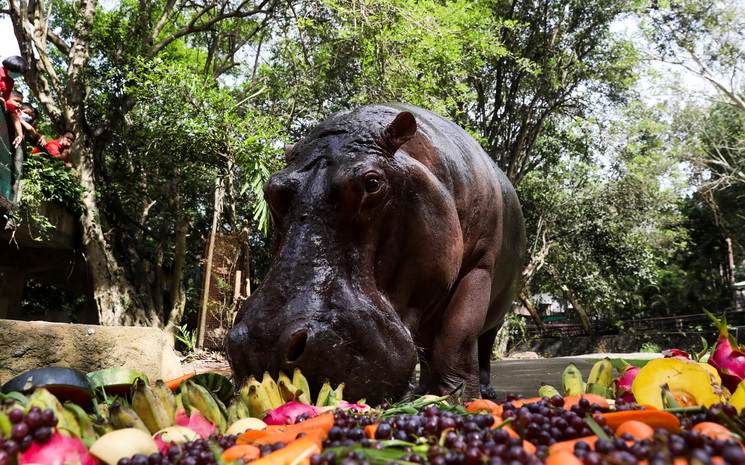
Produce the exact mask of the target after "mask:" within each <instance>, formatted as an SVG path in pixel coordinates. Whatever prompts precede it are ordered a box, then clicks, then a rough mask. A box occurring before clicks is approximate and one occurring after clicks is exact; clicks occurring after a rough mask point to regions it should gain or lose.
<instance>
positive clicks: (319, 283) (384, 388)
mask: <svg viewBox="0 0 745 465" xmlns="http://www.w3.org/2000/svg"><path fill="white" fill-rule="evenodd" d="M374 108H375V109H373V110H366V113H364V114H360V113H359V112H358V111H357V112H351V113H340V114H336V115H334V116H332V117H331V118H330V119H329V120H327V121H326V122H324V123H323V124H321V125H320V126H319V127H317V128H316V129H315V130H314V131H313V132H312V133H311V134H310V135H309V136H308V137H307V138H306V139H305V140H303V141H302V142H300V143H298V144H297V145H295V146H294V147H292V148H290V149H289V150H288V152H287V168H285V169H283V170H281V171H279V172H277V173H275V174H274V175H273V176H272V177H271V178H270V179H269V180H268V182H267V183H266V185H265V186H264V195H265V198H266V200H267V203H268V205H269V208H270V210H271V215H272V220H273V223H274V228H275V237H274V244H273V262H272V265H271V267H270V270H269V272H268V274H267V276H266V278H265V280H264V282H263V283H262V285H261V286H260V287H259V289H258V290H257V291H256V292H254V294H253V295H252V296H251V297H250V299H248V300H247V301H246V302H245V304H244V305H243V307H242V308H241V310H240V312H239V313H238V315H237V317H236V321H235V324H234V327H233V329H232V330H231V331H230V332H229V334H228V338H227V341H226V349H227V356H228V360H229V361H230V365H231V367H232V369H233V372H234V375H235V377H236V379H237V380H238V381H241V380H242V379H244V378H245V377H246V376H248V375H251V374H253V375H255V376H257V377H259V378H260V376H261V374H262V373H263V372H264V371H267V370H268V371H269V372H270V373H271V374H273V375H276V374H277V373H278V372H279V371H280V370H282V371H284V372H285V373H292V372H293V369H294V368H296V367H299V368H300V369H301V370H302V372H303V374H305V376H306V377H307V378H308V380H309V382H310V385H311V388H312V389H313V391H314V392H317V390H318V389H319V388H320V386H321V384H322V383H323V381H324V380H325V379H329V380H330V381H331V383H332V385H334V386H335V385H336V383H340V382H344V383H345V390H344V397H345V399H349V400H352V401H356V400H358V399H359V398H362V397H365V398H366V399H367V400H368V401H369V402H380V401H383V400H385V399H389V398H395V397H398V396H400V395H402V394H403V393H404V391H405V390H406V389H407V388H408V387H409V386H410V381H411V380H412V376H413V373H414V369H415V366H416V363H417V350H416V347H415V343H414V340H413V338H412V334H411V332H410V329H409V328H410V325H409V324H407V322H406V321H405V320H406V319H407V316H406V315H405V314H403V313H402V308H406V307H407V305H408V304H409V303H410V299H411V296H410V295H409V294H410V293H409V292H408V291H407V289H408V288H409V287H410V282H411V281H412V280H413V279H416V278H412V275H404V273H403V272H402V265H401V262H402V261H403V260H404V257H405V255H406V253H407V250H408V249H412V248H416V247H417V246H419V247H420V245H418V244H416V242H417V241H420V240H421V238H417V237H416V234H413V235H412V234H411V230H410V229H409V228H407V226H406V224H405V223H404V221H402V218H406V217H407V215H408V214H409V213H408V212H409V211H410V210H411V209H412V208H415V207H414V206H413V205H414V204H416V202H417V201H418V200H417V198H416V197H417V194H416V193H415V192H413V191H411V189H412V186H411V181H410V179H409V178H411V176H410V174H411V173H410V172H411V171H412V170H411V168H410V167H409V166H408V165H407V164H406V163H407V162H406V161H403V160H402V158H405V157H402V156H401V155H400V152H399V155H398V156H397V155H396V153H397V152H398V151H399V149H400V148H401V146H402V145H403V144H405V143H406V142H407V141H409V140H411V139H412V138H413V137H414V136H415V134H416V133H417V122H416V120H415V118H414V116H413V115H412V114H411V113H408V112H398V111H396V110H394V109H392V108H387V107H374ZM383 108H385V109H383ZM430 255H431V254H430Z"/></svg>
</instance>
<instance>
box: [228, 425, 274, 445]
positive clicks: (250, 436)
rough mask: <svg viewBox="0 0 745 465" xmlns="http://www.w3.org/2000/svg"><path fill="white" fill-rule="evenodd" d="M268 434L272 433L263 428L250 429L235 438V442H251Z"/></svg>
mask: <svg viewBox="0 0 745 465" xmlns="http://www.w3.org/2000/svg"><path fill="white" fill-rule="evenodd" d="M270 434H272V433H271V432H270V431H267V430H265V429H250V430H248V431H246V432H244V433H242V434H241V435H240V436H238V437H237V438H235V442H236V444H251V443H252V442H255V441H257V440H259V439H261V438H263V437H264V436H269V435H270Z"/></svg>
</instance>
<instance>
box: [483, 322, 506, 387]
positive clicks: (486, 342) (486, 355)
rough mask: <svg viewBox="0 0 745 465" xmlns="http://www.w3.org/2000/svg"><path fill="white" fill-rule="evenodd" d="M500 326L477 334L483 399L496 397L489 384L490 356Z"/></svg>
mask: <svg viewBox="0 0 745 465" xmlns="http://www.w3.org/2000/svg"><path fill="white" fill-rule="evenodd" d="M500 327H501V325H498V326H496V327H495V328H493V329H490V330H488V331H486V332H485V333H483V334H482V335H481V336H479V384H480V388H481V397H482V398H483V399H495V398H496V397H497V391H496V390H495V389H494V386H492V384H491V356H492V351H493V350H494V341H495V339H496V338H497V332H499V328H500Z"/></svg>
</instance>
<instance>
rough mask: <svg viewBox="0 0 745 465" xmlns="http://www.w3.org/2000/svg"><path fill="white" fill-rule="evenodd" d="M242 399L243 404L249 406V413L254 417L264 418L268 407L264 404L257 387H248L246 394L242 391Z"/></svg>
mask: <svg viewBox="0 0 745 465" xmlns="http://www.w3.org/2000/svg"><path fill="white" fill-rule="evenodd" d="M241 399H243V402H245V403H246V405H247V406H248V411H249V413H251V416H252V417H255V418H264V414H265V413H266V411H267V407H266V404H265V403H264V399H263V398H262V396H261V395H260V392H259V388H258V387H257V386H256V385H253V384H251V385H248V388H247V389H246V390H245V392H244V390H243V389H241Z"/></svg>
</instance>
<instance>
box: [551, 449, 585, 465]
mask: <svg viewBox="0 0 745 465" xmlns="http://www.w3.org/2000/svg"><path fill="white" fill-rule="evenodd" d="M583 463H584V462H582V460H580V459H579V457H577V456H576V455H574V454H573V453H572V452H567V451H565V450H560V451H559V452H556V453H554V454H551V455H549V456H548V458H547V459H546V462H545V464H546V465H582V464H583Z"/></svg>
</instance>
